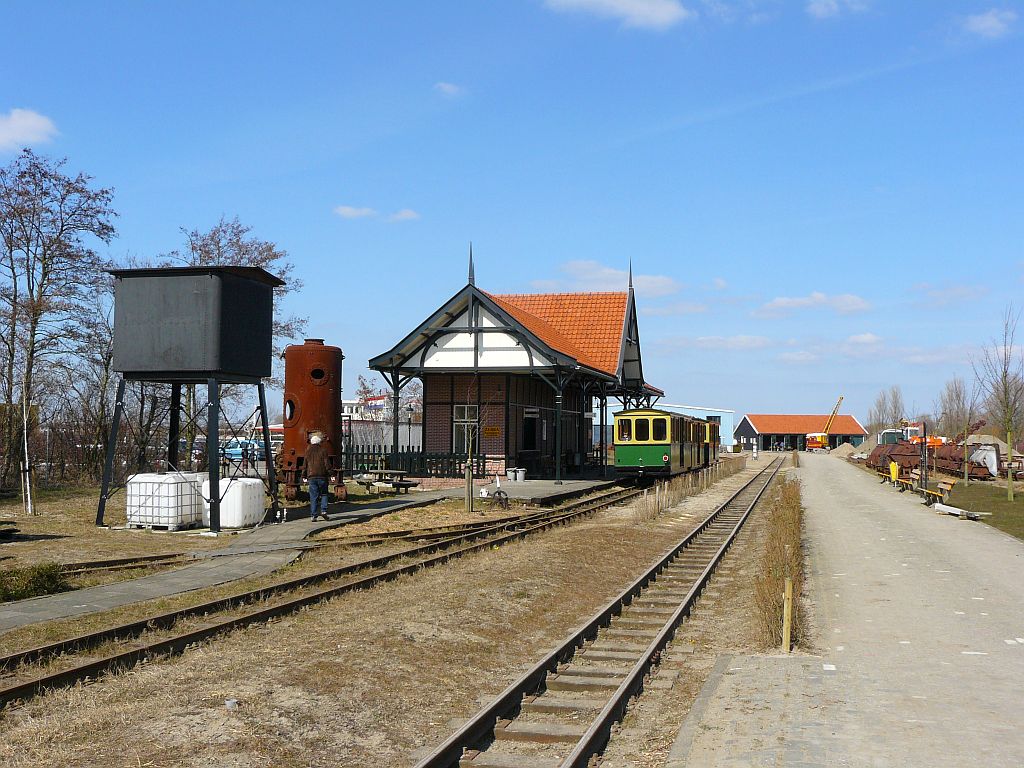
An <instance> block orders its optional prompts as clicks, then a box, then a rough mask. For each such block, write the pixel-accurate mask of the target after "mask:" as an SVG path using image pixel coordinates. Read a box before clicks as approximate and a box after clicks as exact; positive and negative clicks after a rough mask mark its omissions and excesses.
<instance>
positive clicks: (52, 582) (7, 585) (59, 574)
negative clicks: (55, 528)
mask: <svg viewBox="0 0 1024 768" xmlns="http://www.w3.org/2000/svg"><path fill="white" fill-rule="evenodd" d="M69 589H71V584H70V583H69V582H68V579H67V576H65V575H64V572H63V571H62V570H61V567H60V565H59V564H58V563H40V564H38V565H29V566H26V567H24V568H9V569H7V570H3V571H0V603H6V602H10V601H11V600H24V599H25V598H27V597H39V596H40V595H52V594H55V593H57V592H67V591H68V590H69Z"/></svg>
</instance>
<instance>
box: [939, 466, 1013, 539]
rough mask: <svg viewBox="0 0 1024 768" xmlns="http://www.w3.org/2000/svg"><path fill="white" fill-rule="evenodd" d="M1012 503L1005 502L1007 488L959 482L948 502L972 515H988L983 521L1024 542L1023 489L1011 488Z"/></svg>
mask: <svg viewBox="0 0 1024 768" xmlns="http://www.w3.org/2000/svg"><path fill="white" fill-rule="evenodd" d="M1013 494H1014V500H1013V503H1012V504H1011V503H1010V502H1009V501H1007V500H1006V487H1005V486H997V485H990V484H988V483H970V484H968V485H964V483H963V481H962V480H961V481H960V482H959V483H957V484H956V485H955V486H954V487H953V492H952V493H951V494H950V495H949V503H950V504H951V505H953V506H954V507H960V508H961V509H966V510H969V511H971V512H990V513H991V517H983V518H982V520H983V521H984V522H986V523H988V524H989V525H991V526H993V527H995V528H998V529H999V530H1001V531H1004V532H1005V533H1008V534H1010V535H1011V536H1016V537H1017V538H1018V539H1024V487H1022V488H1014V492H1013Z"/></svg>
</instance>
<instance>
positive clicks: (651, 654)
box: [560, 459, 784, 768]
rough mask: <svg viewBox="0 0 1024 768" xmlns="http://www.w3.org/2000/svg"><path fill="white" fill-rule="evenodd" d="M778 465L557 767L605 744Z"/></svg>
mask: <svg viewBox="0 0 1024 768" xmlns="http://www.w3.org/2000/svg"><path fill="white" fill-rule="evenodd" d="M776 461H777V462H778V464H777V465H776V466H775V469H774V470H773V471H772V473H771V475H770V476H769V477H768V480H767V481H765V483H764V485H763V486H761V489H760V490H759V491H758V492H757V494H756V495H755V496H754V498H753V499H752V500H751V502H750V504H749V505H748V506H747V508H746V509H745V510H744V511H743V515H742V516H741V517H740V519H739V520H738V521H737V522H736V525H735V526H733V529H732V531H731V532H730V533H729V535H728V537H727V538H726V539H725V541H724V542H722V546H721V547H719V548H718V551H717V552H716V553H715V555H714V557H713V558H712V559H711V562H709V563H708V565H707V566H706V567H705V568H704V570H703V571H702V572H701V575H700V576H699V577H698V578H697V581H696V582H694V584H693V586H692V587H691V588H690V590H689V591H688V592H687V593H686V597H684V598H683V601H682V602H681V603H680V604H679V607H678V608H676V609H675V611H673V612H672V615H671V616H670V617H669V619H668V621H666V622H665V625H664V626H663V627H662V628H661V630H660V631H659V632H658V634H657V636H656V637H655V638H654V640H652V641H651V643H650V645H648V646H647V649H646V650H645V651H644V652H643V655H642V656H641V657H640V660H639V661H637V663H636V664H635V665H634V666H633V669H631V670H630V671H629V673H628V674H627V675H626V679H625V680H623V681H622V683H621V684H620V685H619V687H618V689H617V690H616V691H615V693H613V694H612V697H611V699H610V700H609V701H608V703H607V704H605V706H604V708H603V709H602V710H601V712H600V713H599V714H598V716H597V717H596V718H594V720H593V722H592V723H591V725H590V727H589V728H588V729H587V732H586V733H585V734H584V735H583V737H582V738H581V739H580V740H579V742H578V743H577V744H576V746H575V748H573V750H572V752H570V753H569V755H568V756H567V757H566V758H565V759H564V760H563V761H562V763H561V766H560V768H586V766H587V764H588V763H589V762H590V758H591V757H592V756H594V755H595V754H597V753H599V752H600V751H602V750H603V749H604V747H605V744H607V743H608V739H609V738H610V736H611V729H612V727H613V726H614V725H615V723H617V722H618V721H619V720H621V719H622V718H623V717H625V715H626V707H627V706H629V702H630V700H631V699H632V698H633V697H634V696H637V695H638V694H639V693H640V692H641V691H642V690H643V685H644V678H645V677H646V675H647V673H648V672H649V671H650V669H651V667H652V666H654V664H655V662H656V660H657V659H658V657H659V656H660V655H661V652H662V651H663V650H664V649H665V646H667V645H668V644H669V643H670V642H671V641H672V638H673V637H674V636H675V633H676V630H677V629H678V628H679V625H680V624H682V622H683V619H685V618H686V617H687V616H688V615H689V613H690V610H691V609H692V608H693V604H694V603H695V602H696V601H697V598H698V597H699V596H700V593H701V592H702V591H703V590H704V587H705V586H707V583H708V581H709V580H710V579H711V575H712V574H713V573H714V571H715V568H717V567H718V564H719V563H720V562H721V561H722V558H724V557H725V553H726V552H728V551H729V549H730V547H732V545H733V543H734V542H735V541H736V537H737V536H738V535H739V532H740V530H741V529H742V528H743V525H744V523H746V522H747V518H749V517H750V513H751V512H752V511H753V509H754V507H755V506H756V505H757V502H758V501H760V500H761V496H763V495H764V492H765V491H766V490H767V489H768V486H769V485H770V484H771V482H772V480H773V479H774V478H775V475H776V474H778V471H779V469H781V467H782V464H783V461H784V460H783V459H777V460H776Z"/></svg>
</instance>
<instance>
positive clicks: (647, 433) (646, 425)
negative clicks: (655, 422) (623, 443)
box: [636, 419, 651, 443]
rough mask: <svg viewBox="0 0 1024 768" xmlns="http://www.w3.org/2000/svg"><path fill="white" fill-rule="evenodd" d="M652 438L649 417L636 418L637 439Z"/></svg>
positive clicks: (640, 440)
mask: <svg viewBox="0 0 1024 768" xmlns="http://www.w3.org/2000/svg"><path fill="white" fill-rule="evenodd" d="M650 439H651V422H650V421H649V420H648V419H637V420H636V441H637V442H638V443H640V442H646V441H647V440H650Z"/></svg>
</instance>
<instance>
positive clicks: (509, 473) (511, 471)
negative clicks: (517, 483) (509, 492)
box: [505, 467, 516, 480]
mask: <svg viewBox="0 0 1024 768" xmlns="http://www.w3.org/2000/svg"><path fill="white" fill-rule="evenodd" d="M505 477H507V478H508V479H509V480H515V479H516V468H515V467H509V468H508V469H506V470H505Z"/></svg>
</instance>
